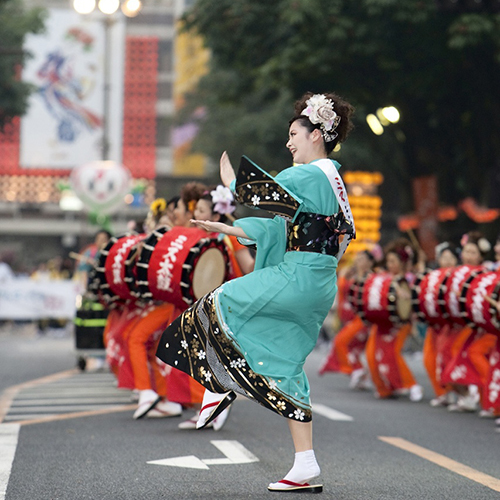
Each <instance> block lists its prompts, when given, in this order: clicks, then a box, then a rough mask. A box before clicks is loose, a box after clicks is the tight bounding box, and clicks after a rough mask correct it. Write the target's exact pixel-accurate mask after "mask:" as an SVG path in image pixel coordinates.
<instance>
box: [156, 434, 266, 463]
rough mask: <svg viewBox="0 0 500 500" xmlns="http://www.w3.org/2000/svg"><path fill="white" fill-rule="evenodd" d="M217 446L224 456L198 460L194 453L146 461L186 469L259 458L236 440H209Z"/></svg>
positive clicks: (247, 461) (255, 460)
mask: <svg viewBox="0 0 500 500" xmlns="http://www.w3.org/2000/svg"><path fill="white" fill-rule="evenodd" d="M210 442H211V443H212V444H213V445H214V446H215V447H216V448H218V449H219V450H220V451H221V452H222V453H223V454H224V455H226V458H205V459H202V460H200V459H199V458H198V457H195V456H194V455H186V456H183V457H173V458H164V459H162V460H151V461H150V462H147V463H148V464H152V465H166V466H170V467H183V468H187V469H208V468H209V467H208V465H232V464H249V463H253V462H258V461H259V459H258V458H257V457H256V456H255V455H254V454H253V453H251V452H250V451H248V450H247V449H246V448H245V447H244V446H243V445H242V444H241V443H239V442H238V441H223V440H219V441H210Z"/></svg>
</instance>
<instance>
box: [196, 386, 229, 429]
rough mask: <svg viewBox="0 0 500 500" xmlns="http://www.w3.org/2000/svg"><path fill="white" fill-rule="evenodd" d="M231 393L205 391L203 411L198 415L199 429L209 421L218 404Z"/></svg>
mask: <svg viewBox="0 0 500 500" xmlns="http://www.w3.org/2000/svg"><path fill="white" fill-rule="evenodd" d="M228 394H229V393H228V392H226V393H224V394H217V393H215V392H210V391H209V390H207V389H205V392H204V394H203V402H202V403H201V410H200V413H199V415H198V422H197V424H196V428H197V429H199V428H200V427H202V426H203V424H204V423H205V422H206V421H207V419H208V417H209V416H210V415H211V414H212V412H213V411H214V409H215V408H216V407H217V404H218V403H219V402H220V401H222V400H223V399H224V398H225V397H226V396H227V395H228Z"/></svg>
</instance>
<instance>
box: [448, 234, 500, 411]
mask: <svg viewBox="0 0 500 500" xmlns="http://www.w3.org/2000/svg"><path fill="white" fill-rule="evenodd" d="M461 245H462V254H461V260H462V264H463V266H470V270H467V268H465V269H466V270H467V273H465V274H464V278H465V279H464V280H463V282H464V283H461V285H464V284H465V282H466V281H468V282H470V281H471V280H472V279H473V278H474V276H476V275H477V274H479V273H483V272H485V271H486V268H484V266H483V262H484V259H485V257H486V255H487V253H488V252H489V251H490V250H491V245H490V243H489V242H488V240H487V239H486V238H484V236H483V235H482V234H481V233H480V232H478V231H471V232H469V233H466V234H465V235H464V236H463V237H462V240H461ZM464 272H465V271H464ZM458 293H462V287H461V286H460V289H459V290H458ZM461 312H462V316H464V314H463V313H464V311H461ZM463 323H465V321H464V320H462V321H461V324H462V327H461V330H460V332H459V333H458V335H457V336H456V340H455V342H454V344H453V346H452V356H453V357H452V359H451V361H450V363H449V364H448V366H447V367H446V368H445V370H444V372H443V381H444V382H445V383H450V384H453V387H454V389H455V391H456V392H457V393H458V394H459V397H458V400H457V402H456V403H455V404H452V405H449V406H448V410H449V411H459V412H460V411H462V412H463V411H476V410H478V409H479V403H480V400H481V395H482V392H483V387H484V386H485V384H486V382H487V378H488V373H489V360H488V356H489V354H490V352H491V351H492V350H493V347H494V345H495V343H496V337H495V336H494V335H492V334H489V333H485V332H482V331H481V330H479V329H478V328H476V327H474V328H472V327H471V326H469V325H465V326H464V325H463ZM458 373H461V374H462V375H461V376H460V378H457V374H458ZM454 382H455V383H454Z"/></svg>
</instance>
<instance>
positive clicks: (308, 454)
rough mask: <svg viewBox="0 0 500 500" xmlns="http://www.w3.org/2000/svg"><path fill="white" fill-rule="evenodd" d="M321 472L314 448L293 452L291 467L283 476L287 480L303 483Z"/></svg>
mask: <svg viewBox="0 0 500 500" xmlns="http://www.w3.org/2000/svg"><path fill="white" fill-rule="evenodd" d="M320 473H321V470H320V468H319V465H318V462H317V461H316V456H315V455H314V450H307V451H299V452H298V453H295V461H294V463H293V467H292V468H291V469H290V471H289V472H288V474H287V475H286V476H285V477H284V479H286V480H287V481H292V482H294V483H299V484H304V483H308V482H309V481H310V480H311V479H314V478H315V477H318V476H319V475H320Z"/></svg>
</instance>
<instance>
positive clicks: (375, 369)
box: [366, 238, 423, 402]
mask: <svg viewBox="0 0 500 500" xmlns="http://www.w3.org/2000/svg"><path fill="white" fill-rule="evenodd" d="M385 256H386V268H387V271H388V272H389V274H390V275H391V276H392V284H393V286H394V288H395V294H396V296H397V297H398V298H399V300H401V301H405V302H407V301H410V299H411V297H410V292H409V286H408V282H407V281H406V278H405V276H406V275H407V274H408V273H410V272H411V271H412V268H413V265H414V264H415V263H416V262H415V256H416V252H415V250H414V249H413V247H412V245H411V243H410V242H409V241H408V240H406V239H405V238H400V239H398V240H395V241H394V242H392V243H391V244H389V245H388V246H387V247H386V248H385ZM408 319H409V318H408ZM410 333H411V324H410V323H409V322H406V323H403V324H402V325H396V326H395V325H394V324H390V323H389V324H388V323H386V324H378V325H377V324H374V325H373V326H372V327H371V331H370V336H369V338H368V342H367V345H366V360H367V363H368V367H369V369H370V374H371V377H372V381H373V384H374V386H375V396H376V397H378V398H381V399H385V398H389V397H393V396H398V395H402V394H408V395H409V398H410V400H411V401H415V402H416V401H420V400H421V399H422V397H423V389H422V387H421V386H420V385H419V384H417V382H416V380H415V377H414V376H413V374H412V372H411V371H410V369H409V367H408V365H407V364H406V362H405V360H404V358H403V356H402V354H401V350H402V349H403V346H404V344H405V341H406V339H407V338H408V335H409V334H410Z"/></svg>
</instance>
